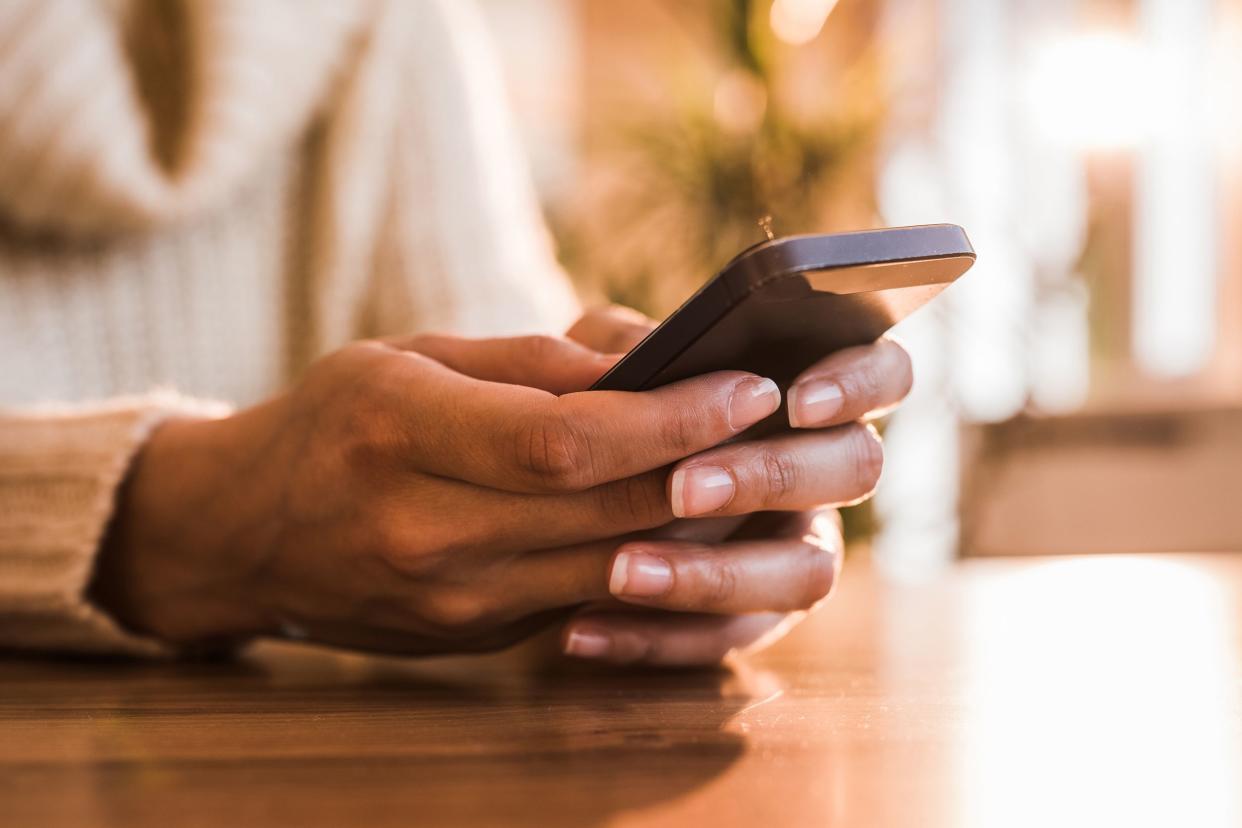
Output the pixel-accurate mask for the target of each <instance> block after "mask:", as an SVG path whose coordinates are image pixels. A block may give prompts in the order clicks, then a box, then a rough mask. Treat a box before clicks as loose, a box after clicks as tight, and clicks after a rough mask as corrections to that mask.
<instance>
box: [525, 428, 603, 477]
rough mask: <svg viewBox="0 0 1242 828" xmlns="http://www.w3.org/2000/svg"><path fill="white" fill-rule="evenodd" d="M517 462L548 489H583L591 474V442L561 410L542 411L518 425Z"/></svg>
mask: <svg viewBox="0 0 1242 828" xmlns="http://www.w3.org/2000/svg"><path fill="white" fill-rule="evenodd" d="M517 465H518V468H519V469H521V470H522V471H524V472H526V473H527V474H529V475H530V476H532V477H533V478H534V479H535V480H537V481H539V482H540V483H541V484H542V485H544V486H546V487H548V488H550V489H553V490H557V491H565V490H570V491H572V490H577V489H583V488H586V487H587V485H588V481H590V479H591V478H592V468H591V467H592V458H591V454H590V442H589V441H588V440H586V439H585V437H584V435H583V434H582V433H581V431H580V429H579V428H578V427H576V426H575V425H573V422H572V421H571V420H570V419H569V418H568V417H566V416H565V415H564V414H562V413H559V412H557V413H548V414H543V415H540V416H537V417H534V418H532V419H531V420H530V421H529V422H528V423H526V424H525V425H524V426H522V427H521V428H520V429H519V431H518V439H517Z"/></svg>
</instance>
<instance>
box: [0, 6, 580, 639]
mask: <svg viewBox="0 0 1242 828" xmlns="http://www.w3.org/2000/svg"><path fill="white" fill-rule="evenodd" d="M576 312H577V305H576V300H575V298H574V295H573V293H572V290H571V289H570V288H569V285H568V283H567V281H566V280H565V278H564V276H563V274H562V273H561V272H560V270H559V268H558V267H557V264H556V261H555V257H554V254H553V250H552V246H551V243H550V240H549V236H548V233H547V232H546V229H545V227H544V225H543V223H542V219H541V217H540V214H539V210H538V205H537V199H536V196H535V193H534V188H533V186H532V184H531V181H530V179H529V176H528V174H527V171H526V169H525V167H524V163H523V160H522V158H521V154H520V151H519V149H518V146H517V141H516V139H515V132H514V129H513V125H512V123H511V120H510V118H509V115H508V113H507V111H506V108H505V106H504V101H503V78H502V76H501V74H500V72H499V71H498V67H497V65H496V63H495V61H494V59H493V53H492V52H491V50H490V48H489V44H488V43H487V40H486V33H485V30H484V26H483V24H482V21H481V19H480V16H479V14H478V12H477V10H476V9H475V8H473V7H472V6H471V5H470V4H469V3H467V2H463V0H373V1H372V2H362V0H357V1H353V0H351V2H339V1H338V0H213V2H210V3H203V2H196V0H180V2H172V3H145V2H137V0H133V1H132V2H125V0H94V2H86V1H85V0H6V2H4V3H0V647H4V648H10V649H11V648H19V649H21V648H26V649H29V648H34V649H39V650H43V651H68V652H103V653H129V654H136V655H154V654H158V653H161V652H164V649H163V647H161V645H160V644H159V643H158V642H154V641H151V640H147V639H144V638H142V637H141V636H137V635H133V634H130V633H128V632H127V631H125V630H122V629H121V628H120V627H119V626H118V625H117V624H116V623H114V622H113V621H112V620H111V619H110V618H109V617H108V616H107V615H106V613H104V612H102V611H101V610H100V609H98V608H96V607H94V606H92V605H91V604H90V602H89V601H88V600H87V598H86V597H85V595H86V590H87V587H88V586H89V583H90V579H91V575H92V568H93V562H94V558H95V555H96V552H97V550H98V548H99V545H100V541H101V538H102V537H103V536H104V534H105V532H106V529H107V524H108V521H109V519H110V517H111V514H112V511H113V506H114V502H115V498H116V494H117V491H118V487H119V486H120V483H121V482H122V481H123V479H124V476H125V473H126V470H127V468H128V466H129V463H130V461H131V459H132V458H133V457H134V455H135V453H136V452H138V451H139V450H140V449H141V447H142V444H143V441H144V440H145V439H146V437H147V436H148V435H149V434H150V433H151V432H152V430H153V429H155V428H156V427H158V425H159V423H160V422H161V421H162V420H163V419H165V418H167V417H169V416H176V415H183V414H192V415H195V416H211V417H220V416H227V415H228V414H229V412H230V411H231V410H232V409H233V407H235V406H239V405H246V404H249V403H252V402H255V401H258V400H260V399H262V398H263V397H265V396H268V395H270V394H272V393H273V392H275V391H277V390H278V389H279V388H281V387H282V386H283V385H285V384H287V383H288V382H290V381H291V380H293V379H295V378H296V377H297V375H298V374H299V372H300V371H301V370H302V369H304V368H305V366H306V365H307V364H308V362H309V361H311V360H312V359H314V358H315V357H316V356H318V355H320V354H323V353H325V352H327V351H330V350H332V349H334V348H336V347H339V346H340V345H342V344H344V343H345V342H347V341H349V340H351V339H354V338H360V337H369V336H378V335H389V334H395V333H405V332H413V331H418V330H428V329H434V330H440V331H451V332H457V333H461V334H465V335H481V334H487V335H504V334H516V333H526V332H538V331H545V332H546V331H549V330H553V329H558V328H563V326H565V325H566V324H568V323H569V322H570V321H572V318H573V316H574V315H575V314H576ZM175 552H176V550H169V554H175Z"/></svg>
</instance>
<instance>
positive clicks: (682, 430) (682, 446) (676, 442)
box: [660, 408, 698, 457]
mask: <svg viewBox="0 0 1242 828" xmlns="http://www.w3.org/2000/svg"><path fill="white" fill-rule="evenodd" d="M697 425H698V419H697V418H696V417H695V416H693V415H692V414H691V413H690V412H689V411H688V410H686V409H682V408H678V409H675V410H674V411H673V413H672V416H671V417H667V418H665V420H664V422H663V423H662V424H661V426H660V441H661V442H662V443H663V446H664V447H666V448H668V449H670V450H671V451H672V452H673V453H675V454H676V455H677V456H678V457H686V456H688V455H690V454H693V453H694V450H695V448H697V445H698V440H697V439H696V437H697V435H698V428H697Z"/></svg>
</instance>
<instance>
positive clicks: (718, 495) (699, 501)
mask: <svg viewBox="0 0 1242 828" xmlns="http://www.w3.org/2000/svg"><path fill="white" fill-rule="evenodd" d="M734 487H735V484H734V482H733V475H731V474H729V472H728V471H726V470H725V469H722V468H720V467H719V466H690V467H688V468H682V469H678V470H677V471H675V472H673V478H672V480H671V481H670V483H669V489H670V492H669V500H670V501H671V505H672V507H673V514H674V515H675V516H677V517H694V516H695V515H705V514H707V513H708V512H714V511H716V510H717V509H719V508H721V507H722V506H724V505H725V504H726V503H728V502H729V501H730V500H732V499H733V491H734Z"/></svg>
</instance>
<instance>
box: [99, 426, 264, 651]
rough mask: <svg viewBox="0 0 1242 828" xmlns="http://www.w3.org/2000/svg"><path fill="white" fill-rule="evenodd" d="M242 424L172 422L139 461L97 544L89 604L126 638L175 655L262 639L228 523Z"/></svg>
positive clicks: (150, 441)
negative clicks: (145, 640) (137, 637)
mask: <svg viewBox="0 0 1242 828" xmlns="http://www.w3.org/2000/svg"><path fill="white" fill-rule="evenodd" d="M234 419H235V418H228V419H224V420H211V419H193V418H175V419H170V420H168V421H166V422H165V423H163V424H161V425H160V426H159V427H158V428H157V429H156V430H155V431H154V432H153V433H152V434H151V436H150V438H149V439H148V440H147V442H146V443H145V445H144V446H143V447H142V448H141V449H140V450H139V452H138V453H137V454H136V455H135V457H134V459H133V461H132V462H131V464H130V468H129V471H128V473H127V474H126V477H125V480H124V481H123V483H122V485H121V486H120V488H119V489H118V492H117V498H116V505H115V509H114V512H113V516H112V520H111V521H110V522H109V525H108V528H107V530H106V532H105V534H104V537H103V539H102V541H101V544H100V549H99V553H98V558H97V561H96V567H95V577H94V579H93V582H92V585H91V587H90V591H89V597H90V599H91V600H92V601H93V602H94V603H95V604H96V605H97V606H99V607H100V608H101V609H103V610H104V611H106V612H108V613H109V614H110V615H111V616H112V617H113V618H115V619H116V620H117V621H118V622H119V623H120V624H121V625H122V626H124V627H126V628H128V629H129V630H131V631H133V632H135V633H139V634H143V635H150V636H154V637H157V638H160V639H162V640H165V641H168V642H170V643H173V644H177V645H195V646H196V645H213V644H217V643H223V642H234V641H237V640H239V639H245V638H248V637H252V636H254V635H256V634H260V633H262V632H264V631H265V625H264V624H263V623H262V620H261V618H260V617H259V614H258V613H257V612H256V611H255V610H254V609H252V607H253V606H254V605H253V602H252V601H251V600H250V587H249V584H248V583H247V580H248V579H247V577H246V571H247V569H246V567H245V566H243V565H241V561H242V559H243V557H244V549H243V548H242V547H241V545H240V544H230V543H228V540H229V539H230V536H232V539H233V540H235V541H241V540H242V539H241V538H240V537H239V536H238V534H237V532H236V531H235V529H234V527H233V521H232V520H230V519H229V516H228V506H229V504H228V502H227V501H228V500H229V494H230V493H229V492H228V491H227V481H228V465H229V462H230V459H231V455H233V454H234V453H235V448H236V447H235V446H233V445H231V444H232V443H233V442H235V439H234V438H235V436H236V434H235V432H236V428H235V427H234V426H235V424H234V423H233V422H232V420H234Z"/></svg>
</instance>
